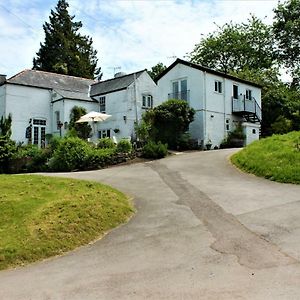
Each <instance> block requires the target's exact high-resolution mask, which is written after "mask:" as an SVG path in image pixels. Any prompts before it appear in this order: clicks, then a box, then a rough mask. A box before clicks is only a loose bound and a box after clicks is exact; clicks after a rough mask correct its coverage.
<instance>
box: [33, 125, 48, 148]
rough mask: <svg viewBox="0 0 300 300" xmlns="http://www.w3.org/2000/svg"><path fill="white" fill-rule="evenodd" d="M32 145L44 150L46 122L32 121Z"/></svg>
mask: <svg viewBox="0 0 300 300" xmlns="http://www.w3.org/2000/svg"><path fill="white" fill-rule="evenodd" d="M31 136H32V137H33V139H32V143H33V144H34V145H37V146H38V147H41V148H44V147H45V145H46V120H45V119H33V120H32V135H31Z"/></svg>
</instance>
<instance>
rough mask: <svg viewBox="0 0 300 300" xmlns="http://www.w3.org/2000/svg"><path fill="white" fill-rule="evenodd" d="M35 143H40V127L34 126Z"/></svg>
mask: <svg viewBox="0 0 300 300" xmlns="http://www.w3.org/2000/svg"><path fill="white" fill-rule="evenodd" d="M33 143H34V144H35V145H37V144H38V143H39V128H38V127H36V126H35V127H33Z"/></svg>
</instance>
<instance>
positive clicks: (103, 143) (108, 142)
mask: <svg viewBox="0 0 300 300" xmlns="http://www.w3.org/2000/svg"><path fill="white" fill-rule="evenodd" d="M97 147H98V148H101V149H114V148H115V147H116V145H115V144H114V142H113V140H112V139H110V138H109V137H107V138H103V139H99V141H98V144H97Z"/></svg>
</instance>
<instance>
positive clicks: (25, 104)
mask: <svg viewBox="0 0 300 300" xmlns="http://www.w3.org/2000/svg"><path fill="white" fill-rule="evenodd" d="M50 100H51V97H50V92H49V90H47V89H41V88H33V87H27V86H26V87H25V86H21V85H13V84H7V85H6V114H7V115H8V114H9V113H11V114H12V119H13V122H12V137H11V138H12V139H13V140H15V141H18V142H24V143H27V139H26V138H25V131H26V127H27V126H28V125H29V120H30V119H33V118H36V119H44V120H46V134H47V133H51V130H52V124H51V123H52V119H51V114H50Z"/></svg>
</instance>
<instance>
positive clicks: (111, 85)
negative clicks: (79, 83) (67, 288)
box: [90, 70, 159, 140]
mask: <svg viewBox="0 0 300 300" xmlns="http://www.w3.org/2000/svg"><path fill="white" fill-rule="evenodd" d="M90 96H91V98H92V99H94V100H96V101H97V102H98V103H99V111H100V112H104V113H107V114H109V115H112V117H111V118H109V119H108V120H107V121H105V122H101V123H98V124H97V126H98V127H97V128H98V132H99V137H112V136H115V137H116V139H117V140H119V139H120V138H122V137H128V138H134V137H135V130H134V125H135V123H137V122H139V120H140V119H141V116H142V114H143V112H144V111H145V110H146V109H149V108H152V107H153V106H156V105H158V104H159V103H158V102H157V86H156V84H155V83H154V81H153V80H152V78H151V77H150V76H149V74H148V72H147V71H146V70H142V71H139V72H136V73H132V74H128V75H126V74H124V73H117V74H116V75H115V78H113V79H109V80H105V81H100V82H97V83H94V84H93V85H92V86H91V90H90Z"/></svg>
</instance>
